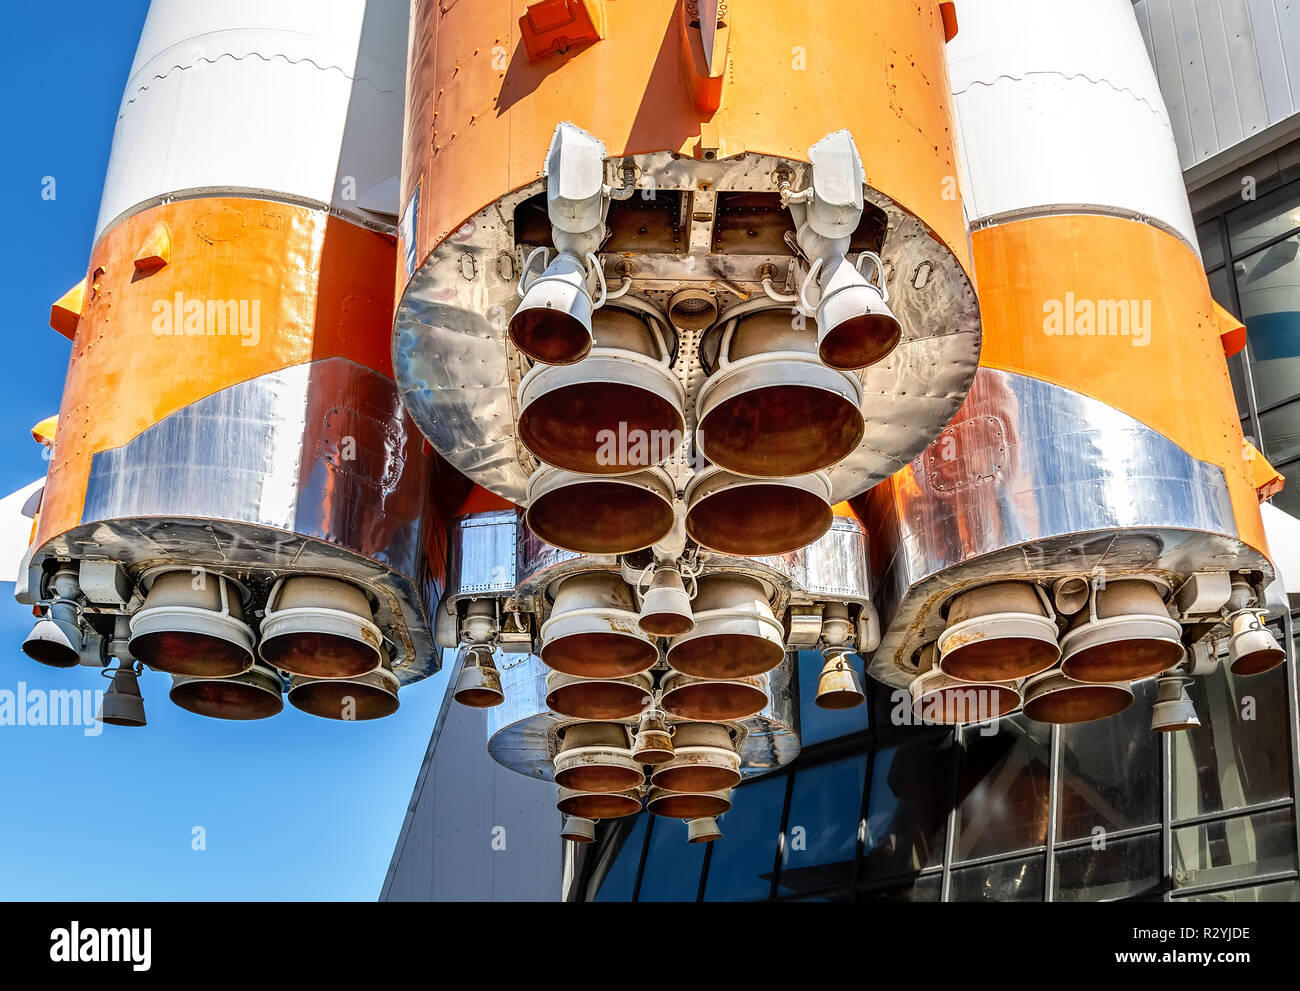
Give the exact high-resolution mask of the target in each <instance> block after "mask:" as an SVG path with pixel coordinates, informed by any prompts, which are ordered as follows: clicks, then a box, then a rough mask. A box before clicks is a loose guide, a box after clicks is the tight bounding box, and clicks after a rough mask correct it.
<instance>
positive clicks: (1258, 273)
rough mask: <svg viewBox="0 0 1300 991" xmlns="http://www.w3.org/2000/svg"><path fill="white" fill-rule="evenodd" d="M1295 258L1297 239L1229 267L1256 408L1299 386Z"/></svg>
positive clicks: (1299, 247)
mask: <svg viewBox="0 0 1300 991" xmlns="http://www.w3.org/2000/svg"><path fill="white" fill-rule="evenodd" d="M1298 256H1300V237H1291V238H1287V239H1286V240H1285V241H1280V242H1279V243H1277V244H1275V245H1273V246H1272V247H1271V248H1265V249H1264V250H1263V251H1260V252H1257V253H1256V254H1253V255H1251V256H1250V257H1248V258H1243V259H1242V260H1241V261H1239V262H1237V263H1236V265H1235V267H1234V270H1235V271H1236V273H1237V295H1238V297H1239V298H1240V300H1241V317H1242V320H1244V321H1245V323H1246V339H1247V343H1248V347H1249V349H1250V357H1251V377H1252V378H1253V379H1254V383H1255V400H1256V402H1258V403H1259V405H1260V406H1271V405H1272V404H1273V403H1276V402H1281V401H1282V400H1283V399H1286V398H1288V397H1289V396H1293V395H1295V393H1296V388H1297V383H1300V257H1298ZM1266 439H1267V438H1266Z"/></svg>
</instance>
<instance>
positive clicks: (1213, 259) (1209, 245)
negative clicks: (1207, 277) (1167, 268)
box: [1196, 219, 1228, 306]
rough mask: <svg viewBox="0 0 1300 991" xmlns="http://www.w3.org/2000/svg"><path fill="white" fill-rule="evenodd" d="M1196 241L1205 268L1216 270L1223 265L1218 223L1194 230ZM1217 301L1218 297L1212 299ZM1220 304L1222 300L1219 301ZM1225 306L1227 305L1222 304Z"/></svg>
mask: <svg viewBox="0 0 1300 991" xmlns="http://www.w3.org/2000/svg"><path fill="white" fill-rule="evenodd" d="M1196 240H1197V241H1198V242H1199V243H1200V246H1201V260H1202V261H1204V262H1205V267H1206V268H1217V267H1218V266H1219V265H1222V264H1223V238H1222V237H1221V236H1220V235H1219V221H1218V220H1217V219H1215V220H1211V221H1209V222H1208V223H1204V224H1201V226H1200V227H1198V228H1196ZM1214 298H1215V299H1219V297H1218V296H1215V297H1214ZM1219 302H1220V303H1223V300H1221V299H1219ZM1223 305H1224V306H1227V305H1228V304H1227V303H1223Z"/></svg>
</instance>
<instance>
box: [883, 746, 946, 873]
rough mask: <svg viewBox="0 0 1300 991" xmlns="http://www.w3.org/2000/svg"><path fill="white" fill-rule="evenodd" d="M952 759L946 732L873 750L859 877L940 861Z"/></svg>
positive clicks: (902, 871) (903, 871)
mask: <svg viewBox="0 0 1300 991" xmlns="http://www.w3.org/2000/svg"><path fill="white" fill-rule="evenodd" d="M956 756H957V748H956V746H954V744H953V741H952V735H951V734H950V733H944V734H942V735H939V736H935V735H931V736H928V737H924V738H921V739H918V740H915V741H914V742H912V743H905V744H903V745H901V746H897V747H888V748H886V749H884V750H878V751H876V757H875V763H874V764H873V765H872V768H871V787H870V790H869V791H868V792H867V826H866V831H865V832H864V834H863V838H862V865H863V876H864V877H866V878H880V877H888V876H889V875H891V874H910V873H912V872H914V871H919V870H923V869H924V868H926V867H934V866H938V865H939V864H942V863H943V844H944V840H945V839H946V837H947V835H948V810H949V808H950V807H951V802H952V785H953V771H954V770H955V768H954V764H955V762H956Z"/></svg>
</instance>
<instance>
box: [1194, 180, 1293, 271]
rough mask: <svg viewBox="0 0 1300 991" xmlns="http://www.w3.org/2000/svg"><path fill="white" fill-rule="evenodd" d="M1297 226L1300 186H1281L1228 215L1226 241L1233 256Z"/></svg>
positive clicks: (1291, 184)
mask: <svg viewBox="0 0 1300 991" xmlns="http://www.w3.org/2000/svg"><path fill="white" fill-rule="evenodd" d="M1297 227H1300V183H1294V182H1293V183H1290V184H1288V185H1286V186H1282V187H1281V188H1279V189H1275V190H1273V191H1272V192H1269V193H1266V194H1264V195H1263V196H1260V197H1259V198H1258V199H1256V200H1252V201H1250V202H1248V203H1246V204H1245V205H1244V206H1239V207H1237V208H1236V209H1234V210H1231V211H1229V213H1228V238H1229V240H1230V242H1231V249H1232V253H1233V255H1234V256H1235V255H1242V254H1245V253H1246V252H1247V251H1250V250H1251V249H1252V248H1256V247H1258V246H1259V245H1261V244H1263V243H1264V242H1265V241H1268V240H1270V239H1272V238H1275V237H1279V236H1280V235H1282V234H1285V233H1286V232H1287V231H1290V230H1294V229H1295V228H1297ZM1197 236H1198V237H1199V236H1200V235H1199V232H1198V234H1197ZM1207 267H1208V265H1207Z"/></svg>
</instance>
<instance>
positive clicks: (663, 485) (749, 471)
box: [512, 304, 896, 557]
mask: <svg viewBox="0 0 1300 991" xmlns="http://www.w3.org/2000/svg"><path fill="white" fill-rule="evenodd" d="M516 316H517V317H518V314H517V315H516ZM590 323H591V326H593V327H594V334H595V340H596V344H597V346H594V347H590V348H588V350H587V351H585V352H583V354H582V355H580V357H581V359H582V360H581V361H578V362H577V363H575V364H538V365H536V366H534V367H533V369H532V370H531V371H529V372H528V374H527V375H525V376H524V378H523V381H522V382H521V383H520V387H519V435H520V438H521V440H522V441H523V443H524V445H525V446H526V447H527V448H528V450H529V451H531V452H532V453H533V454H534V455H535V456H536V457H537V458H538V460H540V461H541V462H542V463H543V464H544V466H545V467H543V468H541V469H540V470H539V471H537V472H535V473H534V474H533V475H532V477H531V478H530V479H529V484H528V491H527V498H526V501H527V505H528V510H527V517H526V518H527V522H528V526H529V527H530V529H532V531H533V532H534V533H535V534H536V535H537V536H538V537H540V538H541V539H543V540H545V541H546V542H547V543H550V544H553V545H554V546H556V547H560V548H563V549H565V550H570V551H575V552H578V553H583V554H627V553H632V552H634V551H638V550H641V549H644V548H647V547H651V546H652V545H654V544H656V543H658V542H660V541H662V540H663V539H664V538H665V537H667V536H668V535H669V533H670V532H671V531H672V530H673V527H674V524H675V521H676V505H677V503H676V497H677V492H676V486H675V484H674V482H673V479H672V477H671V476H670V475H669V473H668V472H667V471H666V470H665V469H664V468H663V467H662V462H664V461H668V460H670V459H674V458H679V457H680V456H682V453H683V452H682V447H683V443H684V434H685V431H686V424H687V413H686V393H685V390H684V388H683V386H682V384H681V382H680V381H679V379H678V378H677V376H676V375H674V373H673V371H672V368H671V363H672V356H671V353H670V352H669V350H668V348H667V345H666V343H665V336H664V335H665V328H664V327H663V326H662V325H661V323H660V322H659V321H658V320H657V319H656V318H654V317H653V316H648V315H646V314H644V313H641V312H632V311H630V310H623V309H617V308H615V305H614V304H611V305H610V306H607V307H605V308H603V309H601V310H598V311H596V313H595V314H594V316H592V317H591V320H590ZM895 323H896V321H895ZM516 326H518V324H517V323H516V324H512V328H513V327H516ZM526 326H529V327H532V326H533V324H532V323H527V324H526ZM589 332H590V331H588V330H584V331H583V334H587V333H589ZM514 339H515V340H516V343H517V344H519V346H520V347H521V349H523V350H525V352H526V353H530V354H532V353H536V354H544V355H546V356H549V358H550V360H556V356H555V353H554V352H553V351H551V350H546V351H542V350H541V349H539V348H537V347H536V346H535V344H536V342H535V341H534V340H533V338H532V337H531V336H528V335H524V334H522V333H516V334H515V337H514ZM583 339H586V338H583ZM890 346H891V347H892V344H891V345H890ZM530 347H531V348H532V350H531V351H530V350H529V348H530ZM716 362H717V367H716V368H715V369H714V370H713V372H712V374H711V375H709V377H708V378H707V380H706V381H705V382H704V383H703V385H701V386H700V388H699V390H698V392H697V394H696V402H695V407H696V408H695V420H696V427H695V445H696V449H697V453H698V454H699V455H700V456H702V458H703V459H705V461H706V462H707V464H705V462H701V464H705V466H704V467H703V469H702V470H700V471H698V472H696V473H695V474H694V475H693V477H692V478H691V481H690V483H689V484H688V486H687V488H686V491H685V493H684V498H685V503H686V517H685V525H686V533H687V535H688V536H689V537H690V538H691V539H692V540H693V541H695V542H696V543H698V544H700V545H701V546H703V547H706V548H708V549H710V550H714V551H718V552H720V553H724V554H733V555H738V556H748V557H755V556H765V555H775V554H785V553H789V552H792V551H795V550H798V549H800V548H802V547H805V546H807V545H808V544H810V543H812V542H813V541H815V540H817V539H818V538H819V537H821V536H822V535H823V534H825V533H826V531H827V530H829V529H830V526H831V521H832V515H833V514H832V511H831V505H832V501H831V499H832V494H831V482H830V478H829V476H828V475H827V473H826V472H827V469H829V468H831V467H833V466H834V465H835V464H837V463H838V462H840V461H842V460H843V459H844V458H846V457H847V456H848V455H849V454H851V453H852V452H853V451H854V450H855V449H856V448H857V447H858V445H859V444H860V443H861V441H862V439H863V435H864V433H865V429H866V427H865V421H864V419H863V414H862V409H861V406H862V398H863V397H862V384H861V382H860V381H859V380H858V379H857V378H856V377H855V376H854V375H852V374H850V373H848V372H846V371H843V370H840V369H837V368H833V367H830V366H828V365H827V364H825V362H824V361H823V360H822V358H820V357H819V355H818V350H817V333H816V331H815V330H813V329H812V328H810V327H807V326H805V325H804V324H803V323H801V322H800V321H792V320H791V317H790V313H789V310H788V308H785V307H782V308H778V309H763V310H758V311H756V312H750V313H748V314H746V315H742V316H740V317H739V318H731V319H728V322H727V326H726V329H725V330H724V331H723V332H722V333H721V335H720V344H719V348H718V355H717V359H716Z"/></svg>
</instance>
